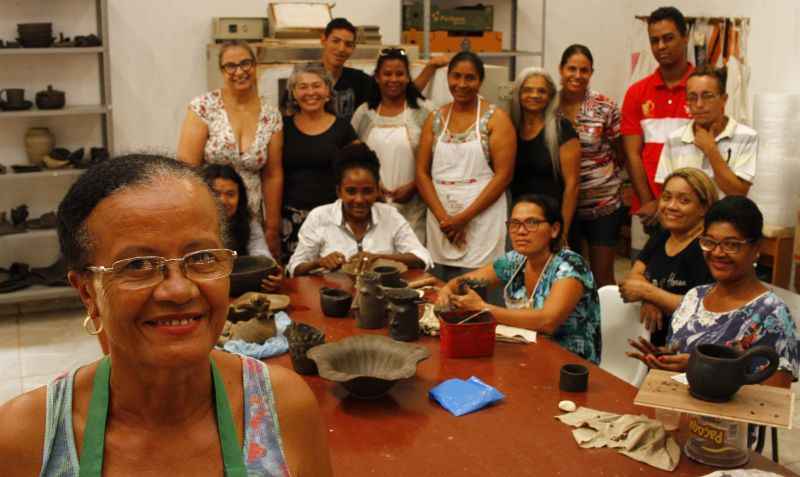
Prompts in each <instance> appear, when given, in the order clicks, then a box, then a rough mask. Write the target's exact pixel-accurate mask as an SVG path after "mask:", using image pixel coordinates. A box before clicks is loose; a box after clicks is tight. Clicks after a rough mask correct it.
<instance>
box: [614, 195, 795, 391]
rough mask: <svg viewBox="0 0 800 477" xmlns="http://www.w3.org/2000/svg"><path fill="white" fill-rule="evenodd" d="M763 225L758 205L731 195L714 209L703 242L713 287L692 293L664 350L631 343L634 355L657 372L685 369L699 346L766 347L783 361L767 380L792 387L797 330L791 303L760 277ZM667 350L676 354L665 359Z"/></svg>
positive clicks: (674, 321)
mask: <svg viewBox="0 0 800 477" xmlns="http://www.w3.org/2000/svg"><path fill="white" fill-rule="evenodd" d="M763 224H764V219H763V216H762V215H761V211H759V210H758V207H757V206H756V204H755V203H753V201H751V200H750V199H748V198H746V197H741V196H728V197H725V198H724V199H722V200H720V201H719V202H717V203H716V204H714V205H713V206H711V208H710V209H709V211H708V213H707V214H706V217H705V228H704V231H703V234H702V235H701V236H700V238H699V243H700V247H701V248H702V249H703V256H704V258H705V261H706V263H707V264H708V268H709V270H711V275H713V277H714V283H712V284H709V285H700V286H698V287H695V288H692V289H691V290H689V291H688V292H687V293H686V295H685V296H684V297H683V299H682V300H681V302H680V305H679V306H678V308H677V309H676V310H675V313H673V315H672V323H671V324H670V334H669V338H668V342H667V346H665V347H656V346H654V345H652V344H651V343H648V342H646V341H644V340H640V341H636V342H632V343H631V345H632V346H633V347H634V348H635V349H636V351H635V352H631V353H628V354H629V356H631V357H634V358H637V359H640V360H642V361H643V362H644V363H645V364H647V365H648V366H649V367H652V368H658V369H667V370H672V371H685V370H686V367H687V365H688V362H689V353H691V351H692V349H694V348H695V347H696V346H697V345H699V344H703V343H716V344H722V345H725V346H730V347H733V348H738V349H740V350H747V349H748V348H751V347H753V346H760V345H766V346H771V347H773V348H775V351H776V352H777V353H778V356H779V357H780V363H779V365H778V369H779V372H777V373H775V375H774V376H773V377H772V378H770V380H768V382H770V383H771V384H773V385H779V386H783V387H789V385H790V384H791V381H792V380H793V379H794V380H797V378H798V365H799V363H800V351H799V350H798V342H797V330H796V327H795V324H794V321H793V320H792V316H791V314H790V313H789V309H788V308H787V306H786V304H785V303H784V302H783V301H782V300H781V299H780V298H779V297H778V296H777V295H775V293H773V292H772V291H770V289H769V288H767V287H766V286H764V284H763V283H762V282H761V281H760V280H759V279H758V277H757V276H756V271H755V269H754V267H753V264H754V263H755V262H756V261H757V260H758V253H759V249H760V248H761V239H762V235H761V230H762V227H763ZM663 352H668V353H677V354H667V355H662V353H663Z"/></svg>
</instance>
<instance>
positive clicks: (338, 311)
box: [319, 287, 353, 318]
mask: <svg viewBox="0 0 800 477" xmlns="http://www.w3.org/2000/svg"><path fill="white" fill-rule="evenodd" d="M352 303H353V295H352V294H351V293H350V292H348V291H345V290H340V289H338V288H327V287H323V288H320V290H319V307H320V308H322V312H323V313H325V315H327V316H335V317H337V318H343V317H345V316H347V315H348V314H349V313H350V305H351V304H352Z"/></svg>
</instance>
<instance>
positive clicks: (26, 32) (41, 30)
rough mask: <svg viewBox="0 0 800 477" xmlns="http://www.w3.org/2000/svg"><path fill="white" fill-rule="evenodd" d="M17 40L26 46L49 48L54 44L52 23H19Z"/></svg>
mask: <svg viewBox="0 0 800 477" xmlns="http://www.w3.org/2000/svg"><path fill="white" fill-rule="evenodd" d="M17 32H18V33H19V38H17V40H18V41H19V43H20V44H21V45H22V46H24V47H25V48H47V47H49V46H52V45H53V42H54V41H55V38H54V37H53V24H52V23H19V24H17Z"/></svg>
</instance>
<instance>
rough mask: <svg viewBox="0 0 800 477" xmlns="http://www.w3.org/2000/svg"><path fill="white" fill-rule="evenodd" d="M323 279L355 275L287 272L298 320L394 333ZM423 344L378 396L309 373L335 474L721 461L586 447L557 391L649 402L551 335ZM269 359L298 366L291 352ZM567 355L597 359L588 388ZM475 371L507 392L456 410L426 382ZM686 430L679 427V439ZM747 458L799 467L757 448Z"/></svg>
mask: <svg viewBox="0 0 800 477" xmlns="http://www.w3.org/2000/svg"><path fill="white" fill-rule="evenodd" d="M409 273H410V274H411V278H414V277H415V276H416V277H418V276H419V273H416V274H414V273H413V272H409ZM322 286H332V287H340V288H345V289H352V281H351V280H350V278H348V277H346V276H344V275H340V274H330V275H327V276H325V277H302V278H295V279H290V280H288V281H287V283H286V286H285V291H284V292H285V293H287V294H288V295H289V296H290V297H291V300H292V304H291V305H290V308H289V310H288V312H289V314H290V316H291V318H292V319H293V320H295V321H299V322H303V323H308V324H310V325H313V326H315V327H318V328H320V329H322V330H324V332H325V335H326V341H328V342H331V341H337V340H340V339H342V338H345V337H347V336H350V335H353V334H359V333H377V334H384V335H387V334H388V329H382V330H362V329H360V328H357V327H356V326H355V320H353V319H352V318H328V317H325V316H324V315H323V314H322V312H321V311H320V308H319V294H318V290H319V288H320V287H322ZM417 343H418V344H421V345H423V346H427V347H428V348H429V349H430V350H431V352H432V355H431V357H430V358H429V359H427V360H425V361H422V362H421V363H420V364H419V367H418V369H417V375H416V377H414V378H412V379H409V380H405V381H400V382H399V383H397V384H396V385H395V386H394V387H393V388H392V389H391V391H390V392H389V394H388V395H387V396H385V397H382V398H379V399H377V400H367V401H365V400H359V399H354V398H351V397H347V394H346V392H345V391H344V390H343V389H342V388H341V387H340V386H339V385H338V384H335V383H332V382H330V381H327V380H324V379H322V378H320V377H318V376H310V377H306V381H307V382H308V384H309V385H310V386H311V389H312V390H313V392H314V394H315V395H316V397H317V399H318V400H319V404H320V407H321V408H322V413H323V416H324V419H325V421H326V424H327V427H328V430H329V433H328V439H329V444H330V449H331V456H332V459H333V466H334V470H335V472H336V474H337V475H340V476H347V477H355V476H362V475H363V476H367V475H379V476H395V475H397V476H408V477H411V476H413V477H417V476H420V477H422V476H481V477H485V476H519V475H539V476H549V475H563V476H582V475H606V476H615V475H620V476H624V475H637V476H641V475H648V476H650V475H656V476H657V475H673V476H701V475H705V474H707V473H710V472H713V471H714V470H717V469H714V468H711V467H707V466H704V465H701V464H698V463H695V462H693V461H691V460H689V458H688V457H686V456H685V455H682V456H681V462H680V465H679V466H678V468H677V469H676V470H675V472H672V473H670V472H663V471H660V470H658V469H656V468H654V467H651V466H649V465H646V464H643V463H640V462H637V461H635V460H633V459H630V458H628V457H625V456H623V455H621V454H619V453H617V452H616V451H614V450H611V449H581V448H579V447H578V445H577V444H576V443H575V439H574V438H573V437H572V432H571V431H572V428H571V427H569V426H567V425H565V424H561V423H560V422H559V421H557V420H556V419H554V416H555V415H557V414H560V411H559V410H558V407H557V405H558V402H559V401H560V400H563V399H569V400H572V401H574V402H575V403H577V404H578V405H579V406H587V407H591V408H594V409H598V410H603V411H609V412H615V413H629V414H647V415H652V410H650V409H647V408H643V407H639V406H634V405H633V398H634V395H635V394H636V388H634V387H633V386H631V385H629V384H627V383H625V382H624V381H622V380H620V379H618V378H616V377H614V376H612V375H611V374H609V373H607V372H605V371H603V370H602V369H600V368H598V367H597V366H594V365H592V364H591V363H588V362H587V361H585V360H583V359H582V358H580V357H578V356H576V355H574V354H572V353H570V352H568V351H566V350H564V349H563V348H561V347H560V346H558V345H557V344H555V343H553V342H551V341H550V340H548V339H546V338H540V339H539V342H538V343H535V344H529V345H521V344H512V343H497V344H496V347H495V354H494V356H493V357H489V358H477V359H448V358H442V357H440V353H439V341H438V339H437V338H430V337H423V338H421V339H420V340H419V341H418V342H417ZM267 362H269V363H270V364H275V363H277V364H280V365H283V366H286V367H289V368H291V362H290V360H289V356H288V354H284V355H282V356H280V357H277V358H273V359H270V360H267ZM565 363H581V364H584V365H587V366H588V367H589V368H590V371H589V373H590V374H589V389H588V391H587V392H585V393H566V392H562V391H560V390H559V389H558V376H559V370H560V368H561V366H562V365H563V364H565ZM472 375H475V376H478V377H479V378H480V379H482V380H483V381H484V382H486V383H488V384H490V385H492V386H494V387H496V388H497V389H499V390H500V391H501V392H503V393H504V394H505V395H506V398H505V400H503V401H502V402H501V403H500V404H498V405H495V406H492V407H490V408H486V409H483V410H481V411H478V412H476V413H473V414H468V415H465V416H461V417H455V416H453V415H451V414H450V413H449V412H447V411H446V410H444V408H442V407H440V406H439V404H438V403H436V402H434V401H433V400H431V399H429V398H428V391H429V390H430V389H431V388H433V387H434V386H436V385H437V384H439V383H441V382H442V381H444V380H446V379H449V378H462V379H466V378H469V377H470V376H472ZM684 437H685V436H683V435H679V436H678V441H679V442H680V443H681V444H682V443H683V440H684ZM748 466H749V467H753V468H758V469H763V470H770V471H773V472H776V473H779V474H781V475H795V474H793V473H791V472H790V471H789V470H787V469H786V468H784V467H781V466H778V465H776V464H774V463H773V462H772V461H770V460H768V459H766V458H764V457H762V456H761V455H758V454H755V453H753V454H752V456H751V460H750V463H749V464H748Z"/></svg>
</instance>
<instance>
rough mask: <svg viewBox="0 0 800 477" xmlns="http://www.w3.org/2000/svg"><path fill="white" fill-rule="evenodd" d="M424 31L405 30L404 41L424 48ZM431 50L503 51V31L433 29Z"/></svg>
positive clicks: (451, 51) (449, 51) (453, 51)
mask: <svg viewBox="0 0 800 477" xmlns="http://www.w3.org/2000/svg"><path fill="white" fill-rule="evenodd" d="M422 34H423V33H422V32H421V31H419V30H408V31H404V32H403V43H410V44H412V45H418V46H419V47H420V48H422V39H423V37H422ZM430 42H431V51H438V52H448V53H455V52H459V51H463V50H470V51H474V52H476V53H482V52H490V51H502V50H503V33H502V32H499V31H489V32H483V33H478V34H477V35H473V34H470V35H464V34H459V33H455V32H449V31H432V32H431V33H430Z"/></svg>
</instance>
